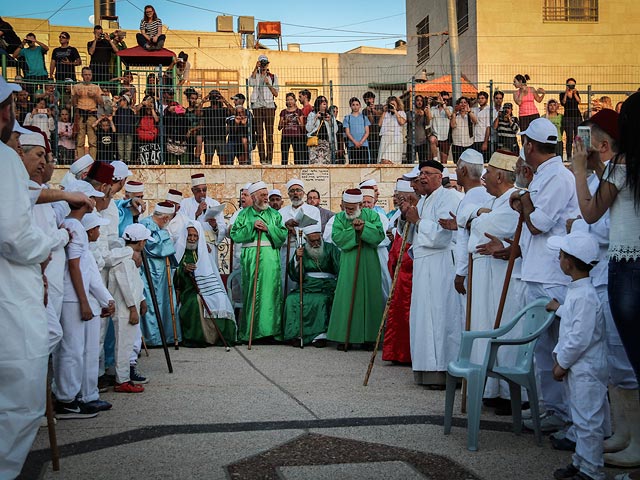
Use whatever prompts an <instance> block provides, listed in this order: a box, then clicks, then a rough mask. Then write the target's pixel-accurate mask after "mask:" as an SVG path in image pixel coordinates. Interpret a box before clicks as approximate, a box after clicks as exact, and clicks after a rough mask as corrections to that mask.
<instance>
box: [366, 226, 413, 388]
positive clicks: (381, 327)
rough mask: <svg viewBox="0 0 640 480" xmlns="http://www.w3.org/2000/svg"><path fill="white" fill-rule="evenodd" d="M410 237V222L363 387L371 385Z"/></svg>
mask: <svg viewBox="0 0 640 480" xmlns="http://www.w3.org/2000/svg"><path fill="white" fill-rule="evenodd" d="M408 237H409V222H406V223H405V225H404V230H403V231H402V244H401V245H400V257H399V258H398V263H396V269H395V271H394V272H393V281H392V282H391V289H390V290H389V296H388V297H387V304H386V305H385V306H384V312H383V314H382V320H381V321H380V328H379V329H378V337H377V338H376V346H375V347H374V348H373V353H372V354H371V360H369V368H367V374H366V375H365V376H364V383H363V385H364V386H365V387H366V386H367V385H368V384H369V376H370V375H371V370H373V362H375V360H376V355H377V354H378V348H379V347H380V338H382V330H383V329H384V324H385V323H386V321H387V316H388V315H389V308H390V306H391V301H392V298H393V292H395V290H396V283H397V281H398V276H399V275H400V265H402V257H403V256H404V252H405V250H406V248H407V238H408Z"/></svg>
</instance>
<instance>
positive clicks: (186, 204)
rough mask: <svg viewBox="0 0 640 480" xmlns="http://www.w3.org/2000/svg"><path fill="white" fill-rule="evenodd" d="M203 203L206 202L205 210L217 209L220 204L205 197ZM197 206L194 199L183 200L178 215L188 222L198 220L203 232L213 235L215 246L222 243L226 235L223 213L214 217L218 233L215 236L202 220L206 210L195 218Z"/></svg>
mask: <svg viewBox="0 0 640 480" xmlns="http://www.w3.org/2000/svg"><path fill="white" fill-rule="evenodd" d="M205 201H206V202H207V208H211V207H217V206H218V205H220V202H218V201H217V200H214V199H213V198H209V197H205ZM198 206H199V204H198V203H197V202H196V200H195V198H194V197H189V198H185V199H184V200H182V202H180V213H182V214H183V215H184V216H186V217H187V218H188V219H189V220H198V221H199V222H200V224H201V225H202V228H203V229H204V231H205V232H210V233H214V234H215V237H216V243H217V244H220V243H222V240H224V237H225V235H226V234H227V223H226V222H225V220H224V212H220V213H219V214H218V215H216V222H217V224H218V232H217V234H216V233H215V231H214V230H213V228H212V227H211V225H209V223H208V222H207V221H206V220H205V219H204V216H205V213H206V210H205V211H204V212H202V213H201V214H200V216H199V217H198V218H196V211H197V210H198Z"/></svg>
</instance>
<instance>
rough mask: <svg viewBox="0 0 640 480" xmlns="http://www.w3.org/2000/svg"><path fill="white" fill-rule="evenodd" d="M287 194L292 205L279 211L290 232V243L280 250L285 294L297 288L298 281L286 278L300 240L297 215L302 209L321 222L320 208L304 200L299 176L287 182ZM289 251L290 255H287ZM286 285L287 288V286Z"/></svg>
mask: <svg viewBox="0 0 640 480" xmlns="http://www.w3.org/2000/svg"><path fill="white" fill-rule="evenodd" d="M287 194H288V195H289V200H291V205H287V206H286V207H282V208H281V209H280V210H279V212H280V215H281V216H282V224H283V225H284V226H285V227H287V230H288V232H289V234H288V237H287V239H288V244H287V242H285V244H284V245H283V246H282V249H281V251H280V258H281V261H280V263H281V265H282V285H283V288H284V290H283V291H284V294H285V296H286V295H287V294H288V293H289V292H290V291H291V290H293V289H294V288H297V281H292V280H291V279H290V278H289V279H286V271H287V263H288V262H289V260H291V257H292V256H293V253H294V252H295V250H296V245H297V241H298V235H299V234H300V228H299V227H298V222H297V221H296V220H295V218H294V217H295V216H296V215H300V213H299V212H300V210H302V212H303V213H304V214H305V215H306V216H307V217H310V218H312V219H314V220H316V221H317V222H318V225H320V224H321V222H320V210H318V209H317V208H315V207H313V206H311V205H309V204H307V203H305V201H304V182H303V181H302V180H299V179H297V178H292V179H291V180H289V181H288V182H287ZM287 252H288V253H289V256H287ZM285 286H286V288H285Z"/></svg>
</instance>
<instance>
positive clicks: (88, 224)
mask: <svg viewBox="0 0 640 480" xmlns="http://www.w3.org/2000/svg"><path fill="white" fill-rule="evenodd" d="M80 223H82V226H83V227H84V229H85V230H91V229H92V228H95V227H101V226H103V225H109V224H110V223H111V221H110V220H109V219H108V218H102V217H101V216H100V215H98V214H97V213H86V214H85V215H84V216H83V217H82V220H80Z"/></svg>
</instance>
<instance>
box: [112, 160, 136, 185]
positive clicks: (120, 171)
mask: <svg viewBox="0 0 640 480" xmlns="http://www.w3.org/2000/svg"><path fill="white" fill-rule="evenodd" d="M111 166H112V167H113V179H114V180H115V181H116V182H117V181H118V180H122V179H123V178H127V177H130V176H131V175H133V174H132V173H131V170H129V167H127V164H126V163H124V162H123V161H122V160H114V161H113V162H111Z"/></svg>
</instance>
